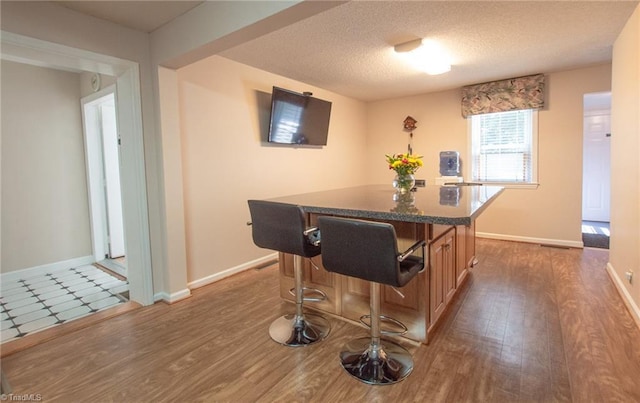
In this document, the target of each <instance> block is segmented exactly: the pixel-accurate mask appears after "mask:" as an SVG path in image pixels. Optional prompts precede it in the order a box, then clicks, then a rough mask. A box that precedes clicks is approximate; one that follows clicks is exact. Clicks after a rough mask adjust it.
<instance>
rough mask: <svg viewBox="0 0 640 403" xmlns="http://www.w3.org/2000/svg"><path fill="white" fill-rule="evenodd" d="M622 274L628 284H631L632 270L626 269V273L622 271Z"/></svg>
mask: <svg viewBox="0 0 640 403" xmlns="http://www.w3.org/2000/svg"><path fill="white" fill-rule="evenodd" d="M624 276H625V277H626V278H627V280H628V281H629V284H631V281H632V280H633V271H631V270H629V271H627V272H626V273H624Z"/></svg>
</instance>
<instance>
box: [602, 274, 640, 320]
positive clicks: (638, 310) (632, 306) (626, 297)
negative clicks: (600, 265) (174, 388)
mask: <svg viewBox="0 0 640 403" xmlns="http://www.w3.org/2000/svg"><path fill="white" fill-rule="evenodd" d="M607 273H608V274H609V277H611V281H613V284H614V285H615V286H616V288H617V289H618V293H619V294H620V296H621V297H622V300H623V301H624V303H625V305H626V306H627V308H629V313H631V316H633V319H634V320H635V322H636V325H638V327H639V328H640V307H638V305H637V304H636V302H635V301H634V300H633V298H632V297H631V294H629V290H627V287H625V286H624V282H623V281H622V279H621V278H620V276H618V272H616V271H615V270H614V268H613V266H612V265H611V262H607Z"/></svg>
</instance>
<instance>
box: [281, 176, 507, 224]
mask: <svg viewBox="0 0 640 403" xmlns="http://www.w3.org/2000/svg"><path fill="white" fill-rule="evenodd" d="M416 189H417V190H416V191H414V192H409V193H407V194H404V195H398V194H396V193H395V189H393V188H392V187H391V186H390V185H365V186H356V187H350V188H344V189H335V190H326V191H321V192H313V193H304V194H298V195H291V196H284V197H277V198H273V199H269V200H270V201H276V202H282V203H290V204H297V205H300V206H302V208H303V209H304V210H305V211H306V212H308V213H318V214H331V215H337V216H345V217H355V218H363V219H380V220H394V221H407V222H419V223H428V224H444V225H470V224H471V223H472V222H473V221H474V220H475V219H476V217H477V216H478V215H480V213H481V212H482V211H483V210H484V209H485V208H486V207H487V206H488V205H489V204H490V203H491V202H492V201H493V200H495V198H496V197H497V196H498V195H499V194H500V193H501V192H502V191H503V190H504V188H503V187H500V186H436V185H429V186H426V187H420V188H416Z"/></svg>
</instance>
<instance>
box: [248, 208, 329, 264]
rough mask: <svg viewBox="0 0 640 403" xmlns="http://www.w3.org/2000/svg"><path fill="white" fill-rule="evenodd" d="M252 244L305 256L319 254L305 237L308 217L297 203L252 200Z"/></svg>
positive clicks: (318, 250)
mask: <svg viewBox="0 0 640 403" xmlns="http://www.w3.org/2000/svg"><path fill="white" fill-rule="evenodd" d="M248 203H249V211H250V213H251V229H252V236H253V242H254V243H255V244H256V245H257V246H259V247H261V248H265V249H271V250H276V251H279V252H284V253H290V254H294V255H299V256H303V257H313V256H317V255H319V254H320V246H316V245H313V244H312V243H311V242H310V241H309V238H308V237H307V236H306V235H304V231H305V230H306V216H305V213H304V211H303V210H302V207H300V206H297V205H294V204H286V203H278V202H270V201H264V200H249V201H248Z"/></svg>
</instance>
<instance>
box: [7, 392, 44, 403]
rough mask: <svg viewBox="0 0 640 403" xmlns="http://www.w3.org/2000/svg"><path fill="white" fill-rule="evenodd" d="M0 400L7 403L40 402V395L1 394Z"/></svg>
mask: <svg viewBox="0 0 640 403" xmlns="http://www.w3.org/2000/svg"><path fill="white" fill-rule="evenodd" d="M0 400H2V401H9V402H40V401H42V395H41V394H40V393H25V394H22V395H14V394H13V393H8V394H4V393H3V394H1V395H0Z"/></svg>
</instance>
